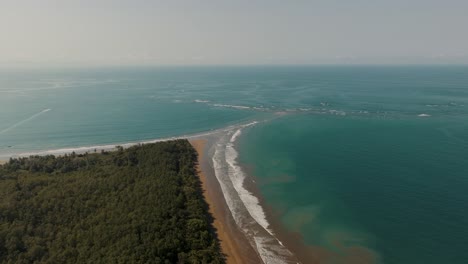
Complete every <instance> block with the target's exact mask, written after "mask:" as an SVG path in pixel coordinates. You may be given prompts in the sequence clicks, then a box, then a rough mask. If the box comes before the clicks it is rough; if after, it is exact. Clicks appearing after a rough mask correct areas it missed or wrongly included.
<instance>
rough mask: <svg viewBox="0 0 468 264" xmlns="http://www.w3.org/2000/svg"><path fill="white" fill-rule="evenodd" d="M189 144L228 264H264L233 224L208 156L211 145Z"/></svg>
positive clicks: (200, 140)
mask: <svg viewBox="0 0 468 264" xmlns="http://www.w3.org/2000/svg"><path fill="white" fill-rule="evenodd" d="M190 143H191V144H192V145H193V147H194V148H195V149H196V150H197V152H198V155H199V156H198V160H199V165H198V169H199V175H200V179H201V182H202V187H203V194H204V196H205V199H206V201H207V203H208V205H209V207H210V208H209V211H210V213H211V215H212V216H213V218H214V223H213V225H214V228H215V229H216V233H217V236H218V239H219V240H220V245H221V249H222V251H223V254H224V255H225V256H226V263H228V264H234V263H261V260H260V258H259V257H258V255H257V253H256V251H255V250H254V249H253V248H252V247H251V246H250V244H249V242H248V240H247V238H246V237H245V236H244V234H243V233H242V232H241V231H240V230H239V228H238V227H237V225H236V224H235V223H234V219H233V218H232V216H231V213H230V212H229V209H228V207H227V204H226V202H225V200H224V197H223V194H222V192H221V188H220V186H219V183H218V182H217V180H216V178H215V177H214V175H213V173H214V172H213V169H212V168H211V165H210V162H209V158H208V157H207V156H206V155H205V153H206V152H207V149H208V148H209V145H210V144H211V142H209V140H206V139H193V140H190Z"/></svg>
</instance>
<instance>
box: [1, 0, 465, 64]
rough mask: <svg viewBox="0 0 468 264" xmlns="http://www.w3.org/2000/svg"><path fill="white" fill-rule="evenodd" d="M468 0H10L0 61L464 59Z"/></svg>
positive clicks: (418, 61) (4, 6)
mask: <svg viewBox="0 0 468 264" xmlns="http://www.w3.org/2000/svg"><path fill="white" fill-rule="evenodd" d="M467 12H468V2H467V1H461V0H447V1H436V0H426V1H424V0H413V1H403V0H395V1H391V2H390V1H382V0H378V1H370V0H358V1H344V0H336V1H325V0H319V1H300V0H298V1H279V0H269V1H267V0H258V1H246V0H240V1H215V0H206V1H179V0H176V1H142V0H133V1H130V0H114V1H110V0H102V1H90V0H83V1H58V0H43V1H32V0H24V1H12V0H2V2H1V3H0V30H1V32H3V33H4V34H3V37H2V40H1V41H0V66H2V67H5V66H6V67H10V66H29V65H91V66H93V65H213V64H216V65H220V64H221V65H223V64H227V65H232V64H234V65H235V64H272V65H274V64H368V63H372V64H466V63H468V34H467V33H468V32H467V29H466V25H468V16H466V13H467Z"/></svg>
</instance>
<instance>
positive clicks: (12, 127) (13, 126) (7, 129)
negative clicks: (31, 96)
mask: <svg viewBox="0 0 468 264" xmlns="http://www.w3.org/2000/svg"><path fill="white" fill-rule="evenodd" d="M50 110H52V109H44V110H42V111H40V112H39V113H36V114H34V115H32V116H30V117H28V118H26V119H24V120H22V121H19V122H18V123H16V124H14V125H11V126H9V127H7V128H5V129H3V130H1V131H0V135H1V134H4V133H6V132H8V131H10V130H12V129H14V128H16V127H18V126H21V125H22V124H24V123H26V122H29V121H31V120H33V119H34V118H36V117H38V116H40V115H42V114H44V113H46V112H49V111H50Z"/></svg>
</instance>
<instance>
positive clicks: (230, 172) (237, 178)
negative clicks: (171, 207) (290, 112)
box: [212, 122, 293, 264]
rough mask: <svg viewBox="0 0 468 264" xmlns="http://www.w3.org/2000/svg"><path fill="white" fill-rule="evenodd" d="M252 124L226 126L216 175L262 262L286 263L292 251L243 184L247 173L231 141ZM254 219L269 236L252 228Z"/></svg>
mask: <svg viewBox="0 0 468 264" xmlns="http://www.w3.org/2000/svg"><path fill="white" fill-rule="evenodd" d="M254 124H256V122H253V123H250V124H247V125H244V126H239V127H236V128H232V129H230V130H227V131H226V132H227V133H226V135H225V136H224V137H222V138H221V139H220V140H219V142H217V143H216V147H215V153H214V156H213V159H212V160H213V167H214V169H215V176H216V178H217V180H218V182H219V184H220V187H221V190H222V192H223V196H224V198H225V200H226V203H227V205H228V208H229V210H230V212H231V214H232V216H233V218H234V220H235V222H236V224H237V225H238V226H239V227H240V228H241V229H242V230H243V231H244V233H245V234H246V236H247V237H248V238H249V241H251V243H253V244H252V245H253V246H254V248H256V250H257V252H258V254H259V256H260V258H261V259H262V261H263V263H267V264H270V263H271V264H276V263H287V261H286V259H287V258H289V257H292V256H293V255H292V253H291V251H289V250H288V249H287V248H286V247H285V246H284V245H283V243H282V242H281V241H280V240H279V239H278V238H276V236H275V235H274V233H273V231H272V230H271V229H270V228H269V225H270V224H269V223H268V220H267V219H266V215H265V211H264V209H263V208H262V206H261V205H260V201H259V200H258V198H257V197H256V196H255V195H254V194H253V193H251V192H250V191H249V190H247V189H246V188H245V179H246V177H247V176H246V174H245V173H244V171H243V170H242V168H241V167H240V166H239V165H238V163H237V158H238V153H237V151H236V149H235V148H234V143H235V141H236V140H237V139H238V138H239V136H240V135H241V134H242V129H243V128H245V127H247V126H251V125H254ZM223 163H224V164H226V166H224V165H223ZM242 208H245V210H246V211H245V210H244V209H242ZM253 223H255V224H258V225H259V227H261V228H263V229H264V230H265V231H266V232H267V233H268V234H269V236H265V235H262V234H261V233H258V231H255V230H254V229H252V227H253V226H252V224H253ZM275 241H276V243H275Z"/></svg>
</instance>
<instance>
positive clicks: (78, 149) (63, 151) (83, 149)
mask: <svg viewBox="0 0 468 264" xmlns="http://www.w3.org/2000/svg"><path fill="white" fill-rule="evenodd" d="M50 110H51V109H46V110H44V111H42V112H40V113H38V114H36V115H35V116H33V117H30V118H29V119H31V118H34V117H36V116H37V115H39V114H42V113H43V112H47V111H50ZM25 121H29V120H23V121H21V122H25ZM256 123H258V122H257V121H253V122H250V123H246V124H237V125H231V126H228V127H224V128H220V129H215V130H211V131H208V132H201V133H197V134H192V135H182V136H177V137H167V138H156V139H150V140H144V141H135V142H127V143H115V144H106V145H94V146H83V147H70V148H60V149H50V150H40V151H35V152H23V153H19V154H15V155H14V157H29V156H35V155H39V156H41V155H64V154H70V153H72V152H75V153H85V152H92V151H94V150H97V151H101V150H113V149H115V148H116V147H117V146H121V147H123V148H129V147H132V146H136V145H138V144H150V143H156V142H161V141H167V140H176V139H193V138H199V137H204V136H210V135H213V134H217V133H222V132H227V131H231V130H233V129H235V128H240V127H247V126H251V125H253V124H256ZM7 129H12V127H10V128H7ZM0 134H1V133H0Z"/></svg>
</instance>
